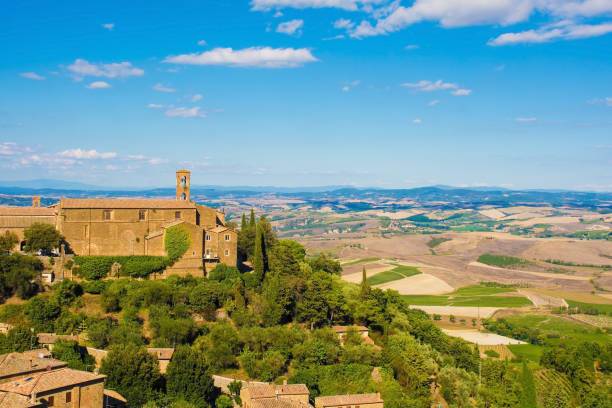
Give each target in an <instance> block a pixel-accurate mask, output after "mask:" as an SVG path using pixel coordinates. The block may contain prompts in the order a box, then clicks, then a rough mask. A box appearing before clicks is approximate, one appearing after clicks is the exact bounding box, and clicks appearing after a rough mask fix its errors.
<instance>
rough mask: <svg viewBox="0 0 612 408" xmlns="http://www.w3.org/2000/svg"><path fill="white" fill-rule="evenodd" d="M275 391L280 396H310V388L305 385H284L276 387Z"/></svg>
mask: <svg viewBox="0 0 612 408" xmlns="http://www.w3.org/2000/svg"><path fill="white" fill-rule="evenodd" d="M273 387H274V391H278V395H302V394H307V395H310V391H308V387H306V385H304V384H283V385H274V386H273Z"/></svg>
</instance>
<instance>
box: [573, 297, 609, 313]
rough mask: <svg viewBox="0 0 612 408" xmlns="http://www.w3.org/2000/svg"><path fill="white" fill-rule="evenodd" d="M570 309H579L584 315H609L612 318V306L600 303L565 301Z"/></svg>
mask: <svg viewBox="0 0 612 408" xmlns="http://www.w3.org/2000/svg"><path fill="white" fill-rule="evenodd" d="M565 301H566V302H567V304H568V305H569V307H578V308H580V309H581V310H582V313H587V314H607V315H610V316H612V305H604V304H598V303H583V302H576V301H573V300H567V299H566V300H565Z"/></svg>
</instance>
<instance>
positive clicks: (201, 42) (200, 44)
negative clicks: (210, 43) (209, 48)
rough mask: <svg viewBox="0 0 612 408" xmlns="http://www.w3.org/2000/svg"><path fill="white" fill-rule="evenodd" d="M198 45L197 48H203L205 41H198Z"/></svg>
mask: <svg viewBox="0 0 612 408" xmlns="http://www.w3.org/2000/svg"><path fill="white" fill-rule="evenodd" d="M198 45H199V46H202V47H203V46H205V45H206V40H200V41H198Z"/></svg>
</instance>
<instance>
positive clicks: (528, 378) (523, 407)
mask: <svg viewBox="0 0 612 408" xmlns="http://www.w3.org/2000/svg"><path fill="white" fill-rule="evenodd" d="M520 381H521V396H520V400H519V404H520V405H519V407H520V408H537V406H538V401H537V398H536V388H535V382H534V379H533V373H532V372H531V370H530V369H529V366H528V365H527V362H526V361H525V360H523V368H522V369H521V378H520Z"/></svg>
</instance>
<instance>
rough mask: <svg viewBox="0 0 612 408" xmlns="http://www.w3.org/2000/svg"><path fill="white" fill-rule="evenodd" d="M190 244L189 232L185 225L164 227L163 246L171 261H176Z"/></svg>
mask: <svg viewBox="0 0 612 408" xmlns="http://www.w3.org/2000/svg"><path fill="white" fill-rule="evenodd" d="M190 246H191V234H190V233H189V228H187V227H186V226H185V225H183V224H179V225H174V226H172V227H170V228H167V229H166V235H165V236H164V247H165V248H166V253H167V254H168V258H170V260H171V261H176V260H177V259H179V258H180V257H181V256H183V255H184V254H185V252H187V250H188V249H189V247H190Z"/></svg>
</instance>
